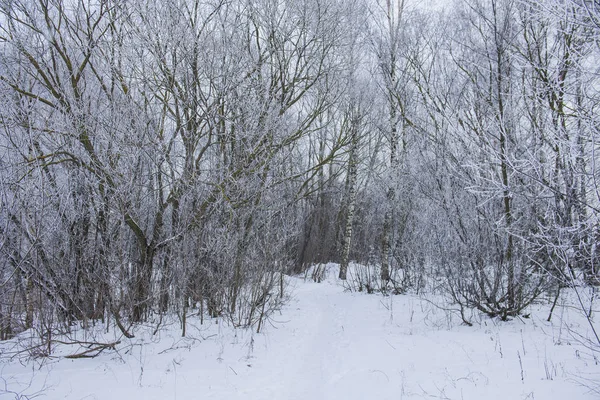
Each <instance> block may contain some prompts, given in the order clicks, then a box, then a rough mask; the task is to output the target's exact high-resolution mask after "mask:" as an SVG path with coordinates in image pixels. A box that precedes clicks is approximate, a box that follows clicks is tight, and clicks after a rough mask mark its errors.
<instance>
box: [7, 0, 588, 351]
mask: <svg viewBox="0 0 600 400" xmlns="http://www.w3.org/2000/svg"><path fill="white" fill-rule="evenodd" d="M599 60H600V3H599V2H598V1H597V0H542V1H536V0H456V1H449V2H429V3H428V2H426V1H421V2H418V1H416V0H414V1H411V0H288V1H285V0H173V1H162V0H143V1H141V0H125V1H118V0H1V1H0V340H8V339H11V338H13V337H15V336H16V335H19V334H21V333H22V332H25V331H30V332H35V335H36V336H37V337H38V338H39V340H40V341H41V343H47V342H50V341H51V340H52V337H53V336H54V335H57V334H59V333H61V332H66V331H68V330H69V329H70V328H71V327H72V326H73V325H74V324H80V325H81V326H83V327H89V326H93V325H96V324H100V325H105V326H116V327H117V329H119V330H120V331H121V332H122V334H123V335H124V336H126V337H129V336H133V334H132V327H135V326H136V325H137V324H143V323H147V322H149V321H158V320H162V316H166V315H176V316H178V317H179V320H180V323H181V329H182V334H183V335H185V334H186V331H185V329H186V317H187V316H189V315H190V313H192V312H193V313H194V315H197V316H198V318H201V319H207V320H208V319H210V318H215V317H219V318H222V319H224V320H226V321H228V322H229V323H230V324H231V325H233V326H236V327H252V328H253V329H254V330H257V329H258V330H260V329H261V324H264V323H265V320H266V319H268V317H269V315H270V314H271V313H272V312H273V311H275V310H277V309H278V308H279V307H280V306H281V305H282V303H283V302H284V301H285V298H286V297H285V295H284V294H285V291H286V287H285V286H286V285H285V284H284V277H285V276H288V275H294V274H301V273H304V272H305V271H307V269H308V268H309V267H311V266H314V265H317V266H318V265H324V264H326V263H330V262H334V263H338V264H339V271H338V274H339V279H340V280H342V281H344V280H345V283H344V284H345V285H347V287H348V288H349V289H350V290H355V291H366V292H369V293H371V292H376V293H382V294H383V295H397V294H405V293H413V294H414V293H416V294H418V293H422V292H435V293H441V294H443V295H444V296H446V297H447V298H448V302H449V304H450V305H452V307H455V308H456V309H457V310H459V313H460V316H461V319H462V322H463V323H464V324H466V325H471V324H472V323H473V321H472V315H473V312H477V313H480V314H483V315H485V316H487V317H491V318H496V319H499V320H501V321H507V320H511V319H513V318H521V317H527V316H528V313H529V311H528V307H529V306H530V305H531V304H533V303H535V302H536V301H541V300H542V299H543V300H544V301H548V302H550V304H551V303H552V302H554V305H556V302H557V300H558V298H559V296H560V295H561V293H562V292H563V291H564V290H576V292H577V293H579V292H578V290H579V291H587V290H588V289H590V288H591V289H590V290H592V295H591V297H589V296H588V297H586V298H583V297H579V305H580V307H581V309H583V310H589V312H588V321H589V325H590V327H591V328H592V331H593V333H594V335H595V338H594V340H593V341H592V344H593V345H594V346H596V347H595V349H596V351H598V349H599V348H600V339H599V338H598V335H597V334H596V331H595V330H594V324H593V322H592V320H593V317H594V315H593V312H592V308H593V301H594V295H593V293H595V289H594V288H595V286H596V285H598V284H599V283H600V275H599V271H598V266H599V263H600V254H599V251H600V249H598V244H599V242H600V225H599V223H600V188H599V183H600V182H599V180H600V170H599V169H598V168H597V165H598V163H600V155H599V154H598V152H600V143H599V142H600V61H599ZM597 140H598V141H599V142H597ZM351 263H356V264H359V265H363V266H370V267H372V268H373V271H376V272H375V273H374V274H370V275H365V274H363V275H360V274H358V275H356V274H354V275H352V277H351V276H350V275H347V274H348V266H349V264H351ZM317 271H318V269H317ZM313 274H314V272H313ZM317 275H318V274H317ZM586 293H587V292H586ZM554 305H553V306H552V310H553V309H554ZM473 310H474V311H473ZM552 310H551V311H550V313H552ZM551 317H552V314H550V316H548V319H550V318H551ZM156 329H157V330H158V329H160V323H158V325H157V327H156ZM594 341H595V343H594ZM45 348H46V347H42V350H40V352H41V355H44V354H45V353H44V350H43V349H45ZM47 349H48V351H50V349H51V346H50V345H48V346H47ZM45 355H48V354H45Z"/></svg>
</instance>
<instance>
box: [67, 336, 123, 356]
mask: <svg viewBox="0 0 600 400" xmlns="http://www.w3.org/2000/svg"><path fill="white" fill-rule="evenodd" d="M120 343H121V341H120V340H119V341H117V342H113V343H98V345H97V346H95V347H92V348H91V349H89V350H86V351H83V352H81V353H76V354H70V355H68V356H65V358H70V359H77V358H94V357H97V356H99V355H100V353H102V352H103V351H104V350H106V349H111V350H114V349H115V346H117V345H118V344H120Z"/></svg>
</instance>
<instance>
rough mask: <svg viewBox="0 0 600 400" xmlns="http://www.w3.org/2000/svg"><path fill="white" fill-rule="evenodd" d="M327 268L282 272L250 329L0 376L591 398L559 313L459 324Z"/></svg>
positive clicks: (145, 395) (64, 388)
mask: <svg viewBox="0 0 600 400" xmlns="http://www.w3.org/2000/svg"><path fill="white" fill-rule="evenodd" d="M329 267H330V271H329V274H328V278H327V279H325V280H324V281H323V282H321V283H314V282H312V281H310V280H304V279H302V278H290V279H289V284H290V291H289V292H290V293H291V299H290V301H289V302H288V303H287V304H286V305H285V306H284V307H283V309H282V311H281V312H277V313H275V314H274V315H273V316H272V320H271V322H272V323H270V324H269V323H267V324H266V325H265V326H264V329H263V331H262V332H261V333H259V334H256V333H255V332H253V331H251V330H241V329H238V330H235V329H232V328H230V327H229V326H227V325H226V324H223V323H222V322H219V323H216V322H218V321H216V320H209V321H205V323H204V324H203V325H200V324H199V321H197V320H196V319H194V318H190V319H189V320H188V330H187V331H188V336H189V337H187V338H184V339H182V338H181V337H180V331H179V328H178V326H177V324H176V323H173V325H171V327H172V329H170V330H169V329H166V330H165V331H161V333H160V334H159V335H151V334H150V333H148V332H152V331H153V329H146V331H144V330H143V328H138V331H137V332H136V338H135V339H134V340H132V342H131V343H128V344H125V342H124V343H123V347H121V348H120V349H119V350H118V354H115V353H112V354H111V353H105V354H102V355H101V356H99V357H97V358H94V359H88V360H66V359H57V361H53V362H49V363H47V364H45V365H44V366H43V367H41V368H37V367H36V368H35V369H33V368H31V366H28V365H20V364H19V363H17V362H14V363H6V364H5V365H0V367H1V368H2V369H1V370H0V376H1V378H2V379H3V380H4V383H6V384H7V386H8V387H10V388H15V387H16V386H15V385H21V387H22V390H20V392H21V393H22V394H23V395H28V394H29V395H31V394H33V393H36V392H37V391H40V390H42V389H43V390H44V393H45V395H46V396H47V398H51V399H88V400H89V399H111V400H131V399H148V400H149V399H157V400H158V399H161V400H162V399H174V400H182V399H183V400H196V399H198V400H204V399H215V400H221V399H222V400H236V399H238V400H242V399H243V400H336V399H344V400H365V399H377V400H401V399H402V400H416V399H446V400H447V399H451V400H462V399H467V400H468V399H473V400H479V399H486V400H493V399H498V400H505V399H531V400H535V399H542V400H552V399H557V400H558V399H560V400H563V399H565V398H573V399H575V398H576V399H582V400H586V399H594V398H597V394H594V393H592V392H590V391H589V389H588V388H587V387H586V386H585V384H586V382H589V381H586V380H587V379H594V378H595V379H597V378H598V377H599V376H600V367H599V366H597V365H596V364H595V363H594V361H593V359H592V358H590V357H589V354H587V353H586V351H585V348H583V347H582V346H580V345H578V344H577V343H575V342H574V341H573V340H572V336H570V335H569V333H568V330H566V329H564V326H576V324H579V323H581V321H579V320H578V319H577V318H576V315H574V314H569V313H571V311H569V310H568V309H567V308H564V309H563V311H561V312H560V313H557V318H556V319H557V321H556V322H553V323H548V322H546V321H544V317H545V316H547V314H546V313H545V311H544V310H541V311H540V312H539V313H538V314H536V313H533V312H532V318H531V319H529V320H514V321H511V322H508V323H499V322H497V321H493V320H489V319H481V320H480V321H476V322H479V323H476V324H475V326H473V327H466V326H463V325H461V323H460V319H459V318H457V316H456V315H455V314H454V313H452V312H448V311H445V310H442V309H440V308H438V307H436V306H434V305H432V301H438V302H439V303H440V304H445V303H443V301H444V300H443V299H436V298H430V299H428V300H424V299H421V298H419V297H416V296H411V295H401V296H382V295H367V294H365V293H356V292H349V291H347V290H344V287H343V286H342V284H341V283H340V281H339V280H337V279H335V278H334V276H335V272H336V271H335V266H333V265H330V266H329ZM559 314H560V318H562V321H560V322H559V321H558V319H559V318H558V315H559ZM536 315H538V316H537V317H536ZM150 328H151V327H150ZM113 339H114V338H113ZM105 340H109V339H108V338H106V339H105ZM0 398H1V399H4V397H3V396H2V392H1V391H0ZM22 398H26V397H22ZM7 399H12V398H11V397H7Z"/></svg>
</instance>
